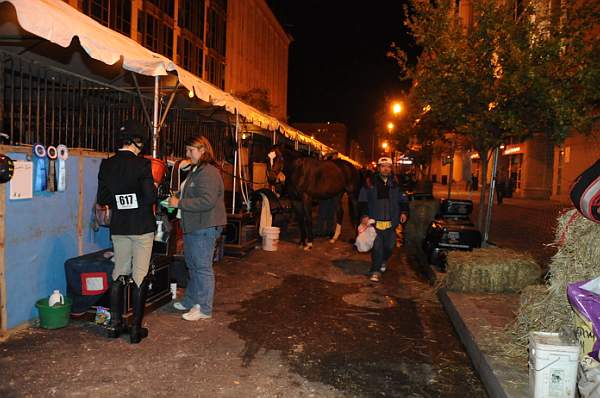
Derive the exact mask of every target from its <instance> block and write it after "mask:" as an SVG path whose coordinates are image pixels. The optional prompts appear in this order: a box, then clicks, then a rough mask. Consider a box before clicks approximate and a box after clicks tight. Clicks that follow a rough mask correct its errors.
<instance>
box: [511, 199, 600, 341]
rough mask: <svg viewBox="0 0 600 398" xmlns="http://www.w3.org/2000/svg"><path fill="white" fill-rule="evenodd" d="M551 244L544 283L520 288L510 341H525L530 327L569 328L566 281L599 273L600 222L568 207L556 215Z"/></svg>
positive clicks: (545, 329)
mask: <svg viewBox="0 0 600 398" xmlns="http://www.w3.org/2000/svg"><path fill="white" fill-rule="evenodd" d="M554 244H555V245H556V246H557V249H558V251H557V253H556V254H555V255H554V256H553V257H552V259H551V261H550V266H549V272H548V277H547V279H546V284H545V285H544V286H537V287H532V288H528V289H525V290H524V291H523V293H522V295H521V305H520V307H519V310H518V312H517V319H516V321H515V323H514V325H512V327H511V328H510V331H511V332H512V334H513V337H514V343H515V344H516V345H520V346H521V347H525V346H526V345H527V336H528V334H529V332H530V331H540V332H560V333H571V332H573V331H574V328H575V323H574V321H575V316H576V315H575V312H574V311H573V310H572V308H571V305H570V304H569V301H568V298H567V285H568V284H571V283H574V282H578V281H582V280H588V279H593V278H595V277H597V276H600V224H596V223H594V222H592V221H590V220H588V219H586V218H584V217H582V216H581V215H579V214H578V213H577V210H575V209H571V210H568V211H566V212H564V213H563V214H561V215H560V216H559V217H558V219H557V227H556V231H555V241H554ZM524 352H526V351H524Z"/></svg>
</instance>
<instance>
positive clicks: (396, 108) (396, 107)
mask: <svg viewBox="0 0 600 398" xmlns="http://www.w3.org/2000/svg"><path fill="white" fill-rule="evenodd" d="M400 112H402V104H401V103H400V102H394V104H393V105H392V113H393V114H394V115H397V114H399V113H400Z"/></svg>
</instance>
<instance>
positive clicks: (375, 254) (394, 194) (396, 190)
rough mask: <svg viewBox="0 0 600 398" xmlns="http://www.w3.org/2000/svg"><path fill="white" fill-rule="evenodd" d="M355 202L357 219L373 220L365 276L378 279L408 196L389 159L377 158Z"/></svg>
mask: <svg viewBox="0 0 600 398" xmlns="http://www.w3.org/2000/svg"><path fill="white" fill-rule="evenodd" d="M358 202H359V208H360V211H361V215H362V216H361V222H362V223H367V222H368V220H369V219H373V220H375V230H376V231H377V237H376V238H375V242H374V243H373V250H372V252H371V259H372V263H371V269H370V270H369V279H370V280H371V281H373V282H379V281H380V280H381V276H382V275H383V273H384V272H385V270H386V269H387V264H386V263H387V261H388V260H389V258H390V257H391V256H392V251H393V250H394V246H395V244H396V233H395V231H396V227H397V226H398V224H400V223H402V224H404V223H405V222H406V220H407V218H408V199H407V197H406V195H404V193H403V192H402V191H401V189H400V185H399V184H398V182H397V181H396V180H395V179H394V177H393V175H392V159H390V158H389V157H382V158H380V159H379V161H378V162H377V172H376V173H375V174H374V175H373V177H372V179H371V180H369V181H367V184H366V186H364V187H362V188H361V190H360V194H359V198H358Z"/></svg>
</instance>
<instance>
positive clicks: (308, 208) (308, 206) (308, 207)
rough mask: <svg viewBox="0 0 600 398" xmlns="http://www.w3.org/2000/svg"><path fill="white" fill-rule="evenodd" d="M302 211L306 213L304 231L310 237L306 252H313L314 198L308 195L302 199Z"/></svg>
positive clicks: (305, 248)
mask: <svg viewBox="0 0 600 398" xmlns="http://www.w3.org/2000/svg"><path fill="white" fill-rule="evenodd" d="M302 205H303V206H302V210H304V211H303V213H304V229H305V231H306V232H305V234H306V235H308V239H307V241H306V246H304V250H311V249H312V247H313V230H312V198H311V197H310V196H308V195H306V194H304V195H303V197H302Z"/></svg>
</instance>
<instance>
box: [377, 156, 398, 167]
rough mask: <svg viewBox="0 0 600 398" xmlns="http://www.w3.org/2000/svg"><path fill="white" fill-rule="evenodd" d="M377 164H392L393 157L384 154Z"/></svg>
mask: <svg viewBox="0 0 600 398" xmlns="http://www.w3.org/2000/svg"><path fill="white" fill-rule="evenodd" d="M377 164H378V165H382V164H385V165H388V166H392V165H393V164H394V163H393V162H392V159H391V158H388V157H387V156H383V157H381V158H379V160H378V161H377Z"/></svg>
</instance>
